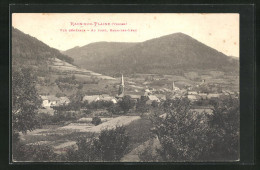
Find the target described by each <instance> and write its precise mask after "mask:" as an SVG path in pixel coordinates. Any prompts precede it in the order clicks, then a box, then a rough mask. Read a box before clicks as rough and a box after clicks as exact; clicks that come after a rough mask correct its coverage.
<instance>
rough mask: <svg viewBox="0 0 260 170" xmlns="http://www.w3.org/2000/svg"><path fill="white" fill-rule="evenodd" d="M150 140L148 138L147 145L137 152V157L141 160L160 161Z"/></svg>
mask: <svg viewBox="0 0 260 170" xmlns="http://www.w3.org/2000/svg"><path fill="white" fill-rule="evenodd" d="M156 149H157V148H154V146H153V142H152V140H149V143H148V146H146V147H145V148H144V149H143V150H141V151H140V152H138V157H139V159H140V161H141V162H158V161H162V159H161V157H160V155H158V153H157V152H156Z"/></svg>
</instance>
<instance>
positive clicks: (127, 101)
mask: <svg viewBox="0 0 260 170" xmlns="http://www.w3.org/2000/svg"><path fill="white" fill-rule="evenodd" d="M118 104H119V106H120V107H121V109H122V110H123V111H124V113H127V112H128V111H129V110H130V109H132V108H133V107H134V105H135V103H134V101H133V100H132V99H131V97H130V96H124V97H123V98H122V100H120V101H119V102H118Z"/></svg>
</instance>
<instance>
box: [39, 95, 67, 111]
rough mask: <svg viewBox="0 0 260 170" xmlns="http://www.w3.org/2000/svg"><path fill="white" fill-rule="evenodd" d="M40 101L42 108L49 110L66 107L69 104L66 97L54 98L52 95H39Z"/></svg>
mask: <svg viewBox="0 0 260 170" xmlns="http://www.w3.org/2000/svg"><path fill="white" fill-rule="evenodd" d="M40 97H41V99H42V107H44V108H50V107H52V106H60V105H67V104H69V103H70V100H69V98H68V97H56V96H54V95H40Z"/></svg>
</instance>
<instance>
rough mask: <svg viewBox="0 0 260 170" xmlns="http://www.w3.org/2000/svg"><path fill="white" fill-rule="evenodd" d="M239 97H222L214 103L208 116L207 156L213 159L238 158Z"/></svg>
mask: <svg viewBox="0 0 260 170" xmlns="http://www.w3.org/2000/svg"><path fill="white" fill-rule="evenodd" d="M239 122H240V118H239V99H238V98H232V97H228V98H223V99H221V100H219V101H218V102H216V103H215V104H214V110H213V115H212V116H209V123H210V131H209V134H208V136H209V138H210V139H211V140H210V145H211V146H212V148H211V150H210V152H209V156H210V157H212V159H215V160H237V159H239Z"/></svg>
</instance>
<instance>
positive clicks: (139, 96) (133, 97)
mask: <svg viewBox="0 0 260 170" xmlns="http://www.w3.org/2000/svg"><path fill="white" fill-rule="evenodd" d="M129 96H130V97H131V98H132V99H140V98H141V95H135V94H130V95H129Z"/></svg>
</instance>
